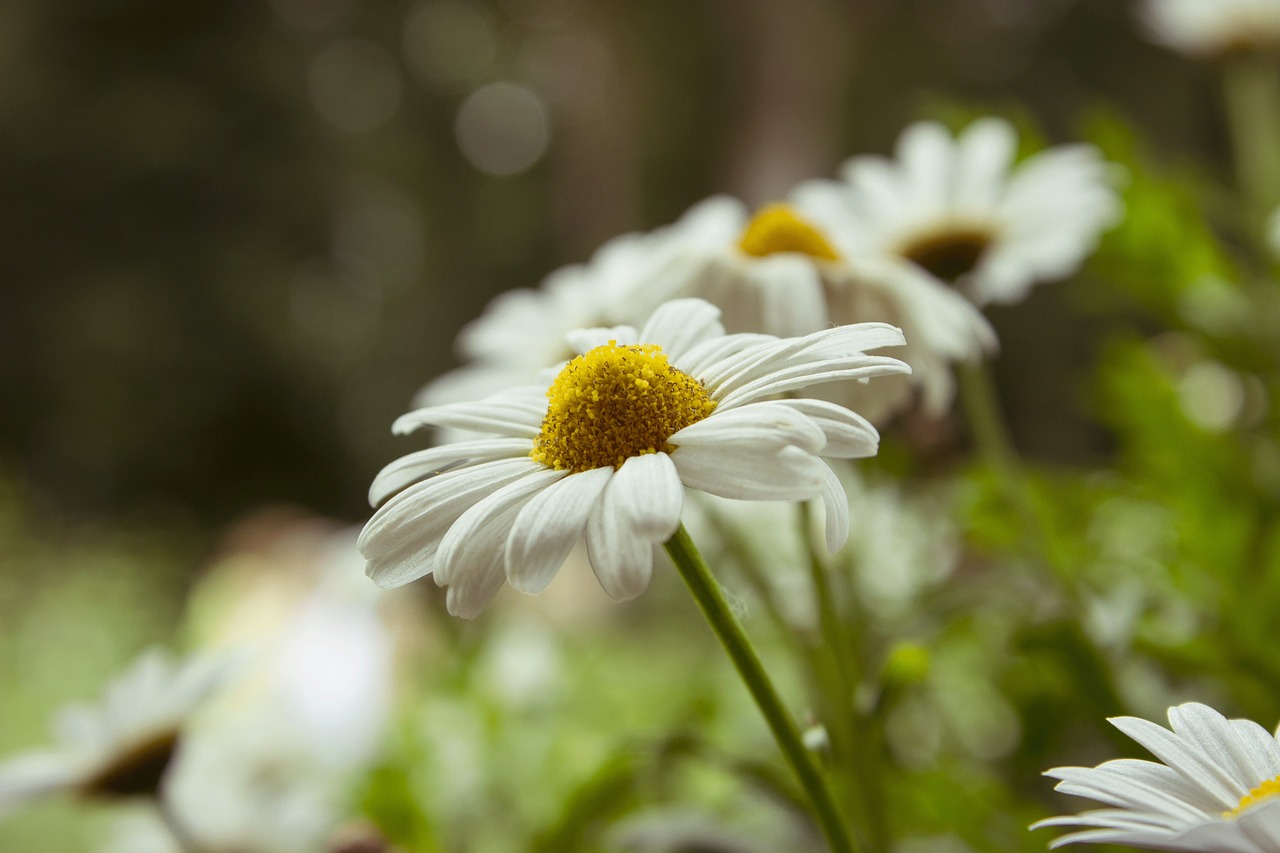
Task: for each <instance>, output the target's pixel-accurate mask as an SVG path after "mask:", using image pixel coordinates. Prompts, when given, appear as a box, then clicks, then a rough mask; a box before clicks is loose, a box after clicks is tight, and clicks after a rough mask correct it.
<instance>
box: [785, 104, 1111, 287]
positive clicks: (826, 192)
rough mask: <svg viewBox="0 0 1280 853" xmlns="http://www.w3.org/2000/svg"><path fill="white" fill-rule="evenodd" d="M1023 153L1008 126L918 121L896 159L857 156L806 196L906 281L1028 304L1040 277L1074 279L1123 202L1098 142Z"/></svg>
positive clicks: (851, 250)
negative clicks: (927, 278)
mask: <svg viewBox="0 0 1280 853" xmlns="http://www.w3.org/2000/svg"><path fill="white" fill-rule="evenodd" d="M1016 147H1017V138H1016V136H1015V134H1014V131H1013V128H1012V127H1011V126H1010V125H1009V124H1008V123H1007V122H1005V121H1002V120H1000V119H996V118H985V119H980V120H979V121H976V122H974V123H973V124H971V125H969V127H967V128H966V129H965V130H964V131H963V132H962V133H961V134H960V135H959V137H957V138H954V139H953V138H952V136H951V134H950V133H948V132H947V130H946V129H945V128H943V127H942V125H940V124H937V123H935V122H919V123H917V124H914V125H912V126H910V127H908V128H907V129H906V130H905V131H903V133H902V136H901V137H899V139H898V145H897V150H896V153H897V159H896V160H890V159H887V158H884V157H878V156H859V157H854V158H852V159H850V160H849V161H847V162H846V163H845V164H844V166H842V167H841V172H842V173H843V177H844V180H843V181H842V182H835V181H811V182H809V183H806V184H803V185H802V186H800V187H799V188H798V189H797V190H796V193H795V199H796V202H797V204H798V205H799V206H801V207H802V208H803V209H804V210H806V211H808V212H810V214H811V215H812V216H813V218H814V219H815V221H817V222H819V223H820V224H821V225H822V227H823V228H824V229H825V231H826V233H828V234H830V235H831V236H832V239H833V240H835V241H836V242H837V244H838V245H839V246H840V247H841V249H842V251H843V252H845V253H847V254H849V255H850V256H856V257H862V258H864V259H878V261H879V264H880V266H879V269H878V271H879V273H880V274H882V275H887V276H889V277H891V278H892V279H893V280H895V281H897V282H899V284H900V285H902V286H905V285H906V283H907V282H911V281H914V280H915V279H917V278H918V277H919V275H920V274H921V273H922V272H923V273H928V274H929V275H931V276H933V277H934V278H935V279H936V280H938V281H942V282H948V283H952V284H954V285H955V286H956V287H957V288H958V289H959V290H960V291H961V292H962V293H964V294H965V295H966V296H968V297H969V298H970V299H972V300H973V301H974V302H975V303H976V304H978V305H986V304H987V303H990V302H1017V301H1019V300H1021V299H1023V298H1025V297H1026V295H1027V292H1028V291H1029V290H1030V288H1031V287H1032V285H1034V284H1035V283H1036V282H1039V281H1043V280H1046V279H1056V278H1062V277H1064V276H1067V275H1070V274H1071V273H1072V272H1074V271H1075V270H1076V269H1077V268H1078V267H1079V266H1080V263H1081V261H1083V259H1084V257H1085V256H1086V255H1088V254H1089V253H1090V252H1091V251H1092V250H1093V248H1094V246H1095V245H1096V243H1097V240H1098V235H1099V234H1100V233H1101V232H1102V231H1103V230H1104V229H1105V228H1106V227H1108V226H1109V225H1111V224H1112V223H1113V222H1115V221H1116V219H1117V218H1118V216H1119V214H1120V202H1119V199H1118V197H1117V194H1116V192H1115V190H1114V189H1113V187H1112V184H1113V183H1114V167H1112V166H1111V165H1110V164H1108V163H1107V162H1106V161H1104V160H1103V159H1102V157H1101V155H1100V154H1099V152H1098V151H1097V149H1095V148H1093V147H1092V146H1090V145H1082V144H1081V145H1067V146H1061V147H1058V148H1051V149H1049V150H1047V151H1042V152H1040V153H1039V154H1036V155H1034V156H1033V157H1031V158H1030V159H1028V160H1027V161H1025V162H1024V163H1021V164H1019V165H1017V166H1016V167H1015V166H1014V165H1013V158H1014V153H1015V150H1016ZM915 286H918V285H915Z"/></svg>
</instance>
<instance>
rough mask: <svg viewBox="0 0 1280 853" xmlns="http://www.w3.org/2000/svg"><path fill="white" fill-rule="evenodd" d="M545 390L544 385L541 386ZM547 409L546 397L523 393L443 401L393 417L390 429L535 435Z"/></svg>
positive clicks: (408, 431) (404, 433) (404, 432)
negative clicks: (538, 398)
mask: <svg viewBox="0 0 1280 853" xmlns="http://www.w3.org/2000/svg"><path fill="white" fill-rule="evenodd" d="M543 390H545V389H543ZM546 413H547V405H546V400H545V399H544V400H542V402H541V403H539V402H537V401H536V400H529V399H526V398H524V397H520V398H516V399H512V398H511V396H509V395H507V394H503V395H502V396H501V397H500V398H497V399H494V398H491V399H489V400H480V401H477V402H467V403H445V404H444V405H441V406H430V407H428V408H425V409H417V410H415V411H412V412H409V413H408V414H405V415H401V416H400V417H398V418H396V421H395V423H394V424H392V425H391V431H392V432H393V433H395V434H396V435H406V434H408V433H411V432H413V431H415V430H418V429H421V428H422V427H424V426H428V425H429V426H438V427H448V428H451V429H462V430H471V431H473V432H490V433H496V434H498V435H507V436H520V437H523V438H536V437H537V435H538V430H539V428H540V427H541V426H542V418H543V416H544V415H545V414H546Z"/></svg>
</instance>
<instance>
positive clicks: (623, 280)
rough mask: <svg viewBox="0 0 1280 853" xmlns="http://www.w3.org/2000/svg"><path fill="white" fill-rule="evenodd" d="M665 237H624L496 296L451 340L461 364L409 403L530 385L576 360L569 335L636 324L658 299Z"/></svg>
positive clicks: (462, 397)
mask: <svg viewBox="0 0 1280 853" xmlns="http://www.w3.org/2000/svg"><path fill="white" fill-rule="evenodd" d="M669 236H671V235H670V233H669V231H668V230H666V229H658V230H657V231H653V232H650V233H648V234H623V235H621V236H619V237H615V238H613V239H612V240H610V241H608V242H607V243H605V244H604V245H603V246H601V247H600V248H599V249H598V250H596V252H595V254H593V255H592V256H591V260H590V261H588V262H587V263H585V264H574V265H571V266H567V267H562V268H560V269H558V270H556V271H555V272H553V273H551V274H550V275H549V276H547V277H546V279H544V280H543V282H542V284H541V285H540V286H539V287H537V288H521V289H518V290H510V291H507V292H506V293H502V294H500V295H498V296H497V297H495V298H494V299H493V300H492V301H491V302H490V303H489V305H488V306H486V308H485V310H484V313H483V314H481V315H480V316H479V317H478V318H476V319H475V320H473V321H471V323H469V324H468V325H467V326H465V327H464V328H463V330H462V331H461V333H459V335H458V339H457V341H456V345H455V347H456V349H457V352H458V355H459V356H460V357H461V358H462V359H463V360H464V362H465V363H464V364H463V365H462V366H461V367H458V368H456V369H454V370H452V371H449V372H448V373H445V374H444V375H442V376H440V377H438V378H437V379H435V380H433V381H431V382H430V383H428V384H427V385H426V386H425V387H424V388H423V389H422V390H421V391H419V392H418V394H417V396H416V397H415V398H414V404H415V405H417V406H432V405H437V404H440V403H452V402H456V401H459V400H474V399H476V398H477V397H481V396H485V395H487V394H491V393H493V392H495V391H500V390H502V389H504V388H509V387H511V386H512V385H519V384H524V383H526V382H531V381H534V380H535V379H536V378H537V376H538V371H540V370H542V369H544V368H547V367H553V366H555V365H557V364H562V363H564V362H565V361H567V360H568V359H570V358H572V357H573V356H574V353H573V352H572V351H571V350H570V349H569V346H568V344H566V343H565V335H566V334H567V333H569V332H571V331H573V330H575V329H585V328H591V327H596V326H612V325H616V324H618V323H627V324H636V323H639V322H640V321H641V320H642V319H643V318H645V317H647V316H648V315H649V314H650V313H651V312H652V311H653V309H654V308H655V307H656V306H657V305H658V304H659V303H661V302H662V301H664V299H663V297H662V296H661V295H660V294H657V293H656V292H655V291H654V288H653V284H654V283H655V282H656V281H657V280H659V279H662V278H664V276H663V275H662V272H661V271H662V269H663V266H664V264H665V263H666V262H667V259H668V257H669V255H670V250H671V247H670V245H669V241H668V238H669Z"/></svg>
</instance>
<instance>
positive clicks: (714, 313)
mask: <svg viewBox="0 0 1280 853" xmlns="http://www.w3.org/2000/svg"><path fill="white" fill-rule="evenodd" d="M723 335H724V325H723V324H721V322H720V309H719V308H717V307H716V306H714V305H712V304H711V303H710V302H707V301H706V300H705V299H673V300H671V301H670V302H666V303H663V304H662V305H660V306H658V308H657V310H655V311H654V312H653V315H652V316H650V317H649V321H648V322H647V323H645V324H644V331H642V332H641V333H640V338H639V340H641V341H644V342H645V343H654V344H658V345H659V346H661V347H662V350H663V352H665V353H666V354H667V358H668V359H670V360H671V362H672V364H675V363H677V362H678V361H679V360H680V359H681V358H682V357H683V356H684V355H685V354H686V353H687V352H689V350H691V349H692V348H693V347H694V346H695V345H697V344H700V343H702V342H703V341H707V340H711V339H714V338H719V337H722V336H723Z"/></svg>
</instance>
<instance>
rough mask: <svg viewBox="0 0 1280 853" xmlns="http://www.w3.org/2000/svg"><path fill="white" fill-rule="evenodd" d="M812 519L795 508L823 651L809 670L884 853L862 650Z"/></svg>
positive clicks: (834, 743)
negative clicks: (857, 699) (864, 706)
mask: <svg viewBox="0 0 1280 853" xmlns="http://www.w3.org/2000/svg"><path fill="white" fill-rule="evenodd" d="M811 516H812V510H811V507H810V505H809V504H807V503H801V504H799V524H800V535H801V537H802V541H803V542H804V546H805V552H806V554H807V555H808V563H809V578H810V582H811V583H812V584H813V592H814V603H815V604H816V606H817V610H818V624H819V626H820V629H821V638H822V644H821V646H819V647H818V648H816V649H814V650H813V654H812V657H813V667H814V669H815V672H816V674H817V675H818V677H819V680H820V681H822V682H824V683H826V684H828V685H829V689H827V690H826V691H824V692H825V693H826V694H827V695H825V696H821V697H820V699H821V700H822V701H823V703H824V704H826V705H827V706H828V707H827V713H826V715H825V716H826V717H827V719H826V720H825V722H826V724H827V726H828V727H829V728H828V731H829V734H830V735H831V748H832V752H833V753H834V755H835V756H836V758H837V759H839V760H838V761H837V767H838V769H840V770H844V771H845V772H846V773H847V774H850V775H851V777H852V778H851V780H850V781H849V782H848V784H847V787H850V788H852V789H854V792H856V794H859V795H861V800H860V801H859V807H860V809H861V810H860V811H859V814H860V815H861V818H862V820H863V821H865V824H866V828H867V833H866V835H867V836H869V846H870V848H871V849H872V850H877V851H878V850H884V849H886V848H887V846H888V841H889V838H888V829H887V827H886V826H885V822H884V817H885V812H884V808H883V802H882V801H881V799H882V798H881V791H880V787H879V772H878V769H877V768H876V767H875V766H874V762H875V760H876V758H875V747H874V746H872V745H871V741H870V738H867V737H866V736H865V735H866V731H865V728H866V727H865V726H864V725H862V724H861V721H860V720H859V717H858V714H857V709H856V708H855V707H854V694H855V691H856V690H857V689H858V685H859V682H860V680H861V662H862V649H861V645H860V643H859V641H858V638H857V637H856V636H855V634H854V633H853V632H852V631H851V630H850V626H851V624H856V623H850V622H849V620H847V619H845V618H844V613H843V612H842V611H843V609H844V608H842V607H841V603H840V602H841V597H840V596H839V595H838V594H837V592H836V591H835V590H834V589H833V587H832V583H831V581H832V578H831V574H830V570H829V568H828V567H827V565H826V562H825V561H824V560H823V558H822V555H821V554H820V553H819V552H818V548H817V544H816V542H815V540H814V536H813V526H812V523H811ZM860 747H861V748H860Z"/></svg>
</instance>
